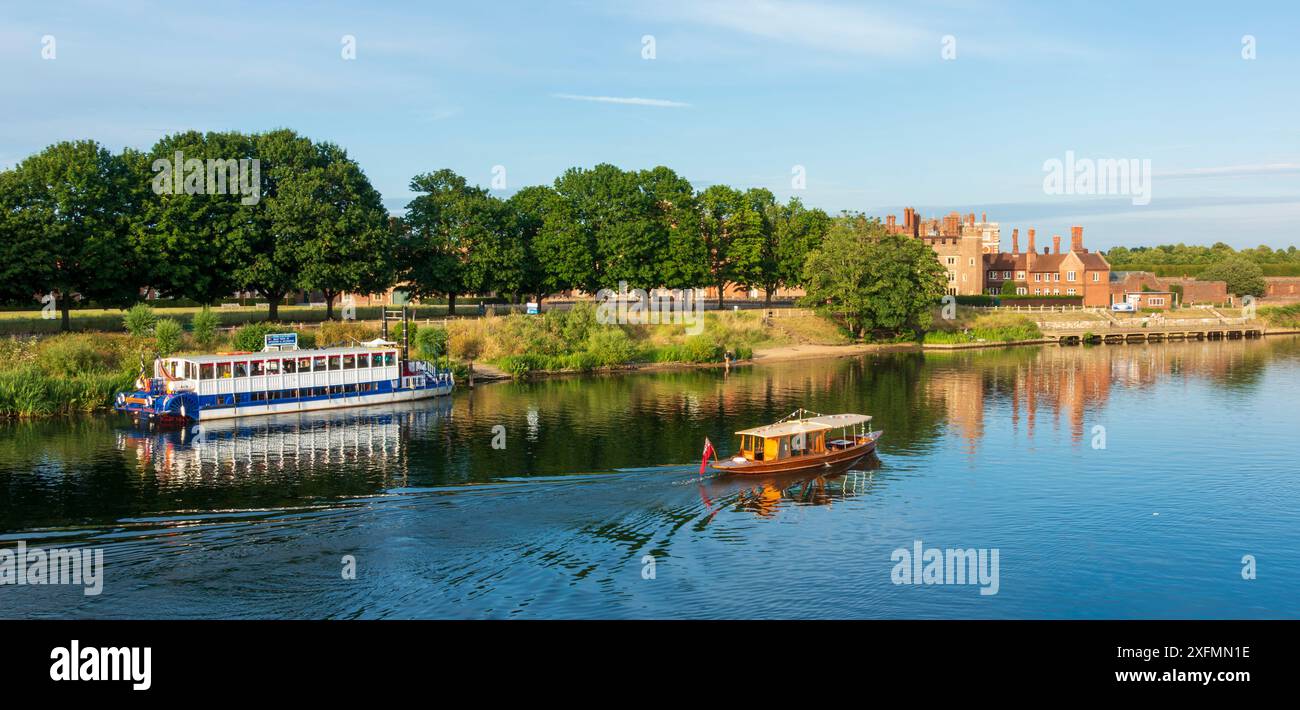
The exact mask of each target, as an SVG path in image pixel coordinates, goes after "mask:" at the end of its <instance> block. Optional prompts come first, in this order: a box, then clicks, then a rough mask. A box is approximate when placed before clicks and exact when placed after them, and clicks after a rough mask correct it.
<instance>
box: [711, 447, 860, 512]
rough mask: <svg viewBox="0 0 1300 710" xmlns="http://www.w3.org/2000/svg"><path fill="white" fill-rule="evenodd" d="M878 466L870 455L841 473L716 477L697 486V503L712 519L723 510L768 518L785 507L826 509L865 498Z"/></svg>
mask: <svg viewBox="0 0 1300 710" xmlns="http://www.w3.org/2000/svg"><path fill="white" fill-rule="evenodd" d="M880 466H881V464H880V459H879V458H878V457H877V456H876V455H875V454H874V453H872V454H869V455H867V457H866V458H864V459H862V460H860V461H857V462H855V463H854V464H853V468H850V469H848V470H844V471H837V472H830V473H823V474H820V475H816V476H810V475H808V474H807V473H794V474H775V475H765V476H740V475H736V476H716V477H713V478H710V479H706V480H705V481H702V482H701V484H700V500H701V502H702V503H703V504H704V508H705V510H706V511H707V518H708V519H712V518H713V517H714V516H715V515H716V514H717V513H718V512H719V511H720V510H722V509H723V508H724V507H730V509H732V510H735V511H743V512H749V513H754V514H755V515H758V516H759V517H762V518H770V517H772V516H774V515H776V513H777V512H778V511H779V510H780V509H781V508H782V507H785V506H789V505H814V506H829V505H832V504H833V503H836V502H841V501H847V500H850V499H852V498H856V497H858V496H863V495H869V494H870V493H871V492H872V490H873V489H874V487H875V485H876V480H875V472H876V470H877V469H879V468H880Z"/></svg>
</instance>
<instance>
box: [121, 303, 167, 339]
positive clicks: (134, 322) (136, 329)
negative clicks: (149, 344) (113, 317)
mask: <svg viewBox="0 0 1300 710" xmlns="http://www.w3.org/2000/svg"><path fill="white" fill-rule="evenodd" d="M122 325H124V326H126V332H128V333H130V334H131V335H134V336H137V337H139V336H145V335H150V334H152V333H153V329H154V326H156V325H158V314H156V313H154V310H153V309H152V308H150V307H149V304H147V303H137V304H135V305H134V306H131V308H130V309H128V310H127V312H126V315H125V316H123V317H122Z"/></svg>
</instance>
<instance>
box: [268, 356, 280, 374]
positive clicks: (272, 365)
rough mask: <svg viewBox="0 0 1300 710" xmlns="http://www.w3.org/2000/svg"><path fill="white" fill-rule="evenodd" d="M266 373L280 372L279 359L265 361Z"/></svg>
mask: <svg viewBox="0 0 1300 710" xmlns="http://www.w3.org/2000/svg"><path fill="white" fill-rule="evenodd" d="M266 374H268V375H278V374H280V361H279V360H267V361H266Z"/></svg>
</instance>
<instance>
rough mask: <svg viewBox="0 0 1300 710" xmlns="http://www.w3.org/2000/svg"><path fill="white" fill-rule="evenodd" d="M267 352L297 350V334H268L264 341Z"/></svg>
mask: <svg viewBox="0 0 1300 710" xmlns="http://www.w3.org/2000/svg"><path fill="white" fill-rule="evenodd" d="M264 349H265V350H297V349H298V334H297V333H267V334H266V336H265V340H264Z"/></svg>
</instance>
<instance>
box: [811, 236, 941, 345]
mask: <svg viewBox="0 0 1300 710" xmlns="http://www.w3.org/2000/svg"><path fill="white" fill-rule="evenodd" d="M944 274H945V272H944V269H943V266H942V265H940V264H939V260H938V258H936V257H935V254H934V251H933V250H932V249H930V247H928V246H926V244H925V243H924V242H922V241H921V240H919V239H913V238H911V237H907V236H903V235H896V234H887V233H886V232H885V229H884V227H883V226H882V225H881V224H880V222H879V220H874V219H872V220H865V219H860V218H855V217H852V216H846V217H841V218H838V219H836V220H835V222H834V224H833V225H832V226H831V229H830V231H829V232H828V233H827V235H826V238H825V239H824V240H823V242H822V245H821V247H820V248H818V249H817V250H815V251H813V252H812V253H811V254H809V256H808V261H807V263H806V264H805V267H804V282H805V284H806V286H805V288H806V289H807V295H806V296H805V299H804V301H805V303H808V304H810V305H813V306H815V307H817V308H820V309H823V310H825V311H827V312H829V313H830V314H831V315H833V316H834V317H836V318H837V319H839V320H840V321H841V322H842V323H844V325H845V326H846V327H847V328H848V329H849V331H850V332H852V333H853V334H854V335H855V336H861V335H862V334H863V333H864V332H866V331H870V330H884V331H889V332H893V333H899V332H904V331H911V332H912V334H913V335H914V336H915V337H916V338H917V339H918V340H920V339H921V338H922V337H924V334H925V331H926V330H927V329H928V328H929V327H930V325H931V323H932V319H933V312H932V310H933V308H934V304H935V302H936V301H938V300H939V299H940V298H941V297H942V296H943V287H944Z"/></svg>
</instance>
